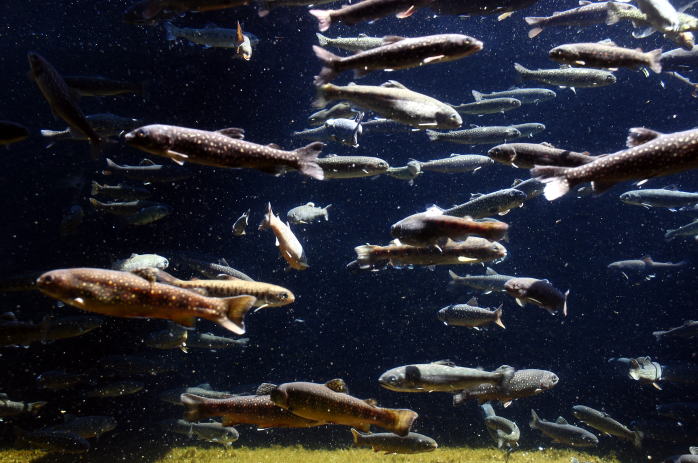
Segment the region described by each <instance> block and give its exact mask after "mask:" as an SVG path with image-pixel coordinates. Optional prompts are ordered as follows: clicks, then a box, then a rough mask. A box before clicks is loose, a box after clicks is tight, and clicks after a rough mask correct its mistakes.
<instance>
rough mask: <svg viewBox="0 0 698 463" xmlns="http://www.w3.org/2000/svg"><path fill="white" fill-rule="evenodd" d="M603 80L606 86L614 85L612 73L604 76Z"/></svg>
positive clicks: (614, 79) (614, 80)
mask: <svg viewBox="0 0 698 463" xmlns="http://www.w3.org/2000/svg"><path fill="white" fill-rule="evenodd" d="M603 80H604V83H605V84H606V85H611V84H615V83H616V76H614V75H613V73H612V72H608V73H606V75H605V76H604V78H603Z"/></svg>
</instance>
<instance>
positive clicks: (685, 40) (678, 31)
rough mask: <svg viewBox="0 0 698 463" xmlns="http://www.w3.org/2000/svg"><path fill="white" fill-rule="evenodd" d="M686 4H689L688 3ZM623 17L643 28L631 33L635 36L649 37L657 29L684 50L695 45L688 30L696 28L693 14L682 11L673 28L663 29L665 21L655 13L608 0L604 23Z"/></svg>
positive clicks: (613, 22) (610, 22) (697, 25)
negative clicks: (606, 15)
mask: <svg viewBox="0 0 698 463" xmlns="http://www.w3.org/2000/svg"><path fill="white" fill-rule="evenodd" d="M667 3H668V2H667ZM669 6H670V5H669ZM687 6H690V3H689V4H688V5H687ZM623 19H626V20H628V21H630V22H632V24H633V26H634V27H636V28H644V29H640V30H637V31H634V32H633V33H632V35H633V37H635V38H645V37H649V36H650V35H652V34H654V33H655V32H657V31H659V32H661V33H662V34H664V36H665V37H667V38H668V39H670V40H671V41H672V42H674V43H675V44H677V45H678V46H680V47H681V48H683V49H684V50H687V51H690V50H691V49H692V48H693V46H694V45H695V37H694V36H693V33H692V32H690V31H694V30H698V18H696V17H695V16H692V15H689V14H686V13H683V12H682V13H678V15H677V16H676V21H677V22H676V24H675V25H674V26H675V29H674V28H673V27H674V26H672V30H665V23H663V22H662V19H661V18H659V19H658V18H657V17H656V16H655V15H651V14H650V15H648V14H645V13H643V11H642V10H641V9H640V8H636V7H634V6H632V5H628V4H622V3H617V2H609V4H608V17H607V19H606V24H608V25H612V24H616V23H618V22H619V21H621V20H623Z"/></svg>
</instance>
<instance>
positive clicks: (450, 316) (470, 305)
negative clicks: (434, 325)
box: [437, 297, 506, 329]
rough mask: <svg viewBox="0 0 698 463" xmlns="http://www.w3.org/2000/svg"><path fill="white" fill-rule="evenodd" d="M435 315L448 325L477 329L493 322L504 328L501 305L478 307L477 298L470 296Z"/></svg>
mask: <svg viewBox="0 0 698 463" xmlns="http://www.w3.org/2000/svg"><path fill="white" fill-rule="evenodd" d="M437 317H438V319H439V320H441V321H442V322H444V324H445V325H449V326H467V327H469V328H475V329H479V328H480V327H481V326H485V325H489V324H490V323H494V324H496V325H499V326H501V327H502V328H506V326H504V323H503V322H502V306H501V305H500V306H499V307H498V308H497V309H495V310H489V309H486V308H484V307H479V305H478V302H477V299H476V298H474V297H472V298H470V300H468V302H466V303H465V304H455V305H449V306H446V307H444V308H443V309H441V310H439V312H438V314H437Z"/></svg>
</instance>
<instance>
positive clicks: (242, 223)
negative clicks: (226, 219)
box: [233, 209, 252, 236]
mask: <svg viewBox="0 0 698 463" xmlns="http://www.w3.org/2000/svg"><path fill="white" fill-rule="evenodd" d="M251 211H252V209H247V212H244V213H243V214H242V215H241V216H240V217H238V218H237V220H236V221H235V223H234V224H233V236H243V235H244V234H245V229H246V228H247V225H248V224H249V221H250V212H251Z"/></svg>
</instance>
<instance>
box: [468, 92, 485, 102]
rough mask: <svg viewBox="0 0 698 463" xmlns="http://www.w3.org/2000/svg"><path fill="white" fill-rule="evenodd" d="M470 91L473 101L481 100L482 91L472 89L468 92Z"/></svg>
mask: <svg viewBox="0 0 698 463" xmlns="http://www.w3.org/2000/svg"><path fill="white" fill-rule="evenodd" d="M470 93H472V94H473V99H474V100H475V101H482V93H481V92H478V91H477V90H473V91H472V92H470Z"/></svg>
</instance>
